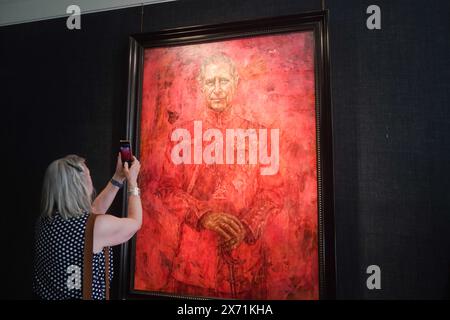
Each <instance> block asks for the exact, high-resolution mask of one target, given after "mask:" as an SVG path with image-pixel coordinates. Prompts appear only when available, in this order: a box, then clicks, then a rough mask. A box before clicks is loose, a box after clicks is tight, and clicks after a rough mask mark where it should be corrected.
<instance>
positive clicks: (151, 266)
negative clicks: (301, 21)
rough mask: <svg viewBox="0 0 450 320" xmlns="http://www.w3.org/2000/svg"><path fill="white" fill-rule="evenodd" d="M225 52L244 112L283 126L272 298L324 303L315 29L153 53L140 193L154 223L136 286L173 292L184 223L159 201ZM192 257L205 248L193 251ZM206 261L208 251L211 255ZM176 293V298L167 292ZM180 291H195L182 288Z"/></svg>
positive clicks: (148, 56)
mask: <svg viewBox="0 0 450 320" xmlns="http://www.w3.org/2000/svg"><path fill="white" fill-rule="evenodd" d="M218 52H223V53H225V54H227V55H228V56H230V57H231V58H232V59H233V60H234V61H235V63H236V66H237V70H238V73H239V76H240V79H239V85H238V88H237V92H236V96H235V99H234V103H233V105H234V108H235V109H234V111H235V112H236V113H238V114H239V115H240V116H241V117H242V118H245V119H247V120H249V121H252V122H255V123H259V124H262V125H263V126H265V127H267V128H269V129H270V128H279V129H280V170H279V176H280V177H281V179H282V180H283V184H282V195H283V204H282V208H281V210H280V211H279V212H277V214H274V215H271V216H269V218H268V221H267V224H266V225H265V228H264V231H263V233H262V236H261V239H260V240H259V241H261V243H262V248H263V250H264V256H265V261H266V262H265V263H266V266H265V270H266V274H265V276H266V285H267V293H266V294H265V296H264V298H267V299H317V298H318V294H319V275H318V225H317V219H318V216H317V212H318V209H317V176H316V131H315V126H316V121H315V84H314V38H313V34H312V33H311V32H296V33H289V34H283V35H272V36H258V37H252V38H245V39H238V40H229V41H220V42H214V43H205V44H197V45H186V46H175V47H168V48H154V49H146V51H145V62H144V80H143V97H142V115H141V120H140V121H141V133H140V161H141V164H142V169H141V177H140V186H141V190H142V201H143V207H144V222H143V226H142V228H141V230H140V231H139V233H138V235H137V242H136V260H135V275H134V276H135V278H134V281H135V282H134V288H135V289H136V290H144V291H164V290H165V288H167V281H168V278H169V275H170V273H171V271H172V270H171V268H172V262H173V259H174V255H175V254H176V250H177V245H178V244H177V239H178V233H179V232H180V230H179V225H180V220H179V217H176V216H173V215H171V214H170V212H168V210H167V208H165V206H164V203H163V202H162V201H161V199H160V198H159V197H158V196H157V190H158V186H159V183H160V181H161V179H162V178H163V177H161V174H162V169H161V168H162V166H163V162H164V152H165V149H166V148H167V143H168V137H169V134H170V132H171V131H172V129H173V127H174V126H176V125H177V124H180V123H184V122H185V121H189V120H193V119H198V118H199V117H200V115H201V112H202V110H203V109H204V104H203V99H202V95H201V93H200V88H199V86H198V83H197V80H196V78H197V75H198V70H199V66H200V63H201V62H202V60H203V59H204V58H205V57H208V56H210V55H212V54H215V53H218ZM192 250H199V248H195V245H194V246H193V247H192ZM205 254H208V253H207V252H205ZM250 254H251V253H250ZM166 292H167V291H166ZM168 293H175V294H194V295H195V292H192V291H189V292H188V291H186V292H183V290H181V289H180V290H179V291H178V292H168Z"/></svg>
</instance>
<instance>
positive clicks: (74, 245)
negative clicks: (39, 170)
mask: <svg viewBox="0 0 450 320" xmlns="http://www.w3.org/2000/svg"><path fill="white" fill-rule="evenodd" d="M139 170H140V163H139V161H138V160H137V159H136V158H135V157H134V159H133V162H132V164H131V167H128V163H125V164H124V165H122V161H121V158H120V155H119V156H118V157H117V165H116V172H115V174H114V176H113V178H112V179H111V180H110V181H109V182H108V185H107V186H106V187H105V189H103V191H102V192H101V193H100V194H99V195H98V196H97V197H96V198H95V200H93V194H94V188H93V186H92V180H91V176H90V172H89V169H88V167H87V166H86V162H85V160H84V159H83V158H81V157H79V156H76V155H68V156H66V157H64V158H62V159H58V160H55V161H54V162H52V163H51V164H50V165H49V167H48V168H47V170H46V172H45V177H44V184H43V190H42V214H41V216H40V217H39V219H38V221H37V224H36V253H35V266H34V267H35V268H34V269H35V270H34V277H33V287H34V291H35V293H36V295H37V296H38V297H39V298H41V299H51V300H54V299H81V298H82V290H83V288H82V282H83V250H84V230H85V228H86V221H87V219H88V216H89V214H91V213H92V214H97V215H99V216H97V219H96V221H95V225H94V231H93V254H94V255H93V259H92V260H93V262H92V265H93V267H92V268H93V271H92V298H93V299H105V287H106V286H105V256H104V252H103V248H104V247H109V246H115V245H118V244H121V243H124V242H126V241H128V240H129V239H130V238H131V237H133V235H134V234H135V233H136V232H137V231H138V230H139V229H140V227H141V224H142V205H141V200H140V192H139V188H138V184H137V178H138V175H139ZM125 180H127V183H128V216H127V218H117V217H115V216H113V215H109V214H105V213H106V211H107V210H108V208H109V207H110V205H111V203H112V201H113V200H114V198H115V196H116V194H117V191H118V190H119V189H120V187H121V186H122V184H123V182H124V181H125ZM92 200H93V201H92ZM110 257H112V254H111V252H110ZM110 260H111V262H112V259H110ZM110 266H111V268H110V278H111V276H112V263H110Z"/></svg>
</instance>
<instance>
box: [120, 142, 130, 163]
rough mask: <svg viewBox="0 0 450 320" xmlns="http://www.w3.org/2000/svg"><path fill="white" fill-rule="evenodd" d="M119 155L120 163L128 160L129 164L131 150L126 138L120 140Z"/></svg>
mask: <svg viewBox="0 0 450 320" xmlns="http://www.w3.org/2000/svg"><path fill="white" fill-rule="evenodd" d="M120 156H121V158H122V163H123V164H124V163H125V162H128V166H131V162H132V161H133V156H132V152H131V143H130V141H128V140H121V141H120Z"/></svg>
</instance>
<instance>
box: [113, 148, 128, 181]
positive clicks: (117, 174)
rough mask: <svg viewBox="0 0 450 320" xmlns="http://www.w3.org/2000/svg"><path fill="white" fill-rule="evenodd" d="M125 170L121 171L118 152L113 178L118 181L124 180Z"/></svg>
mask: <svg viewBox="0 0 450 320" xmlns="http://www.w3.org/2000/svg"><path fill="white" fill-rule="evenodd" d="M125 178H126V177H125V172H124V171H123V164H122V158H121V157H120V152H119V154H118V155H117V164H116V172H115V173H114V176H113V179H114V180H117V181H119V182H124V181H125Z"/></svg>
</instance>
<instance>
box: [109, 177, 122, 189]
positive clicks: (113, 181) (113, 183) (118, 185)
mask: <svg viewBox="0 0 450 320" xmlns="http://www.w3.org/2000/svg"><path fill="white" fill-rule="evenodd" d="M110 182H111V184H112V185H113V186H115V187H117V188H119V189H120V188H122V187H123V183H121V182H119V181H117V180H114V179H111V180H110Z"/></svg>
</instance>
